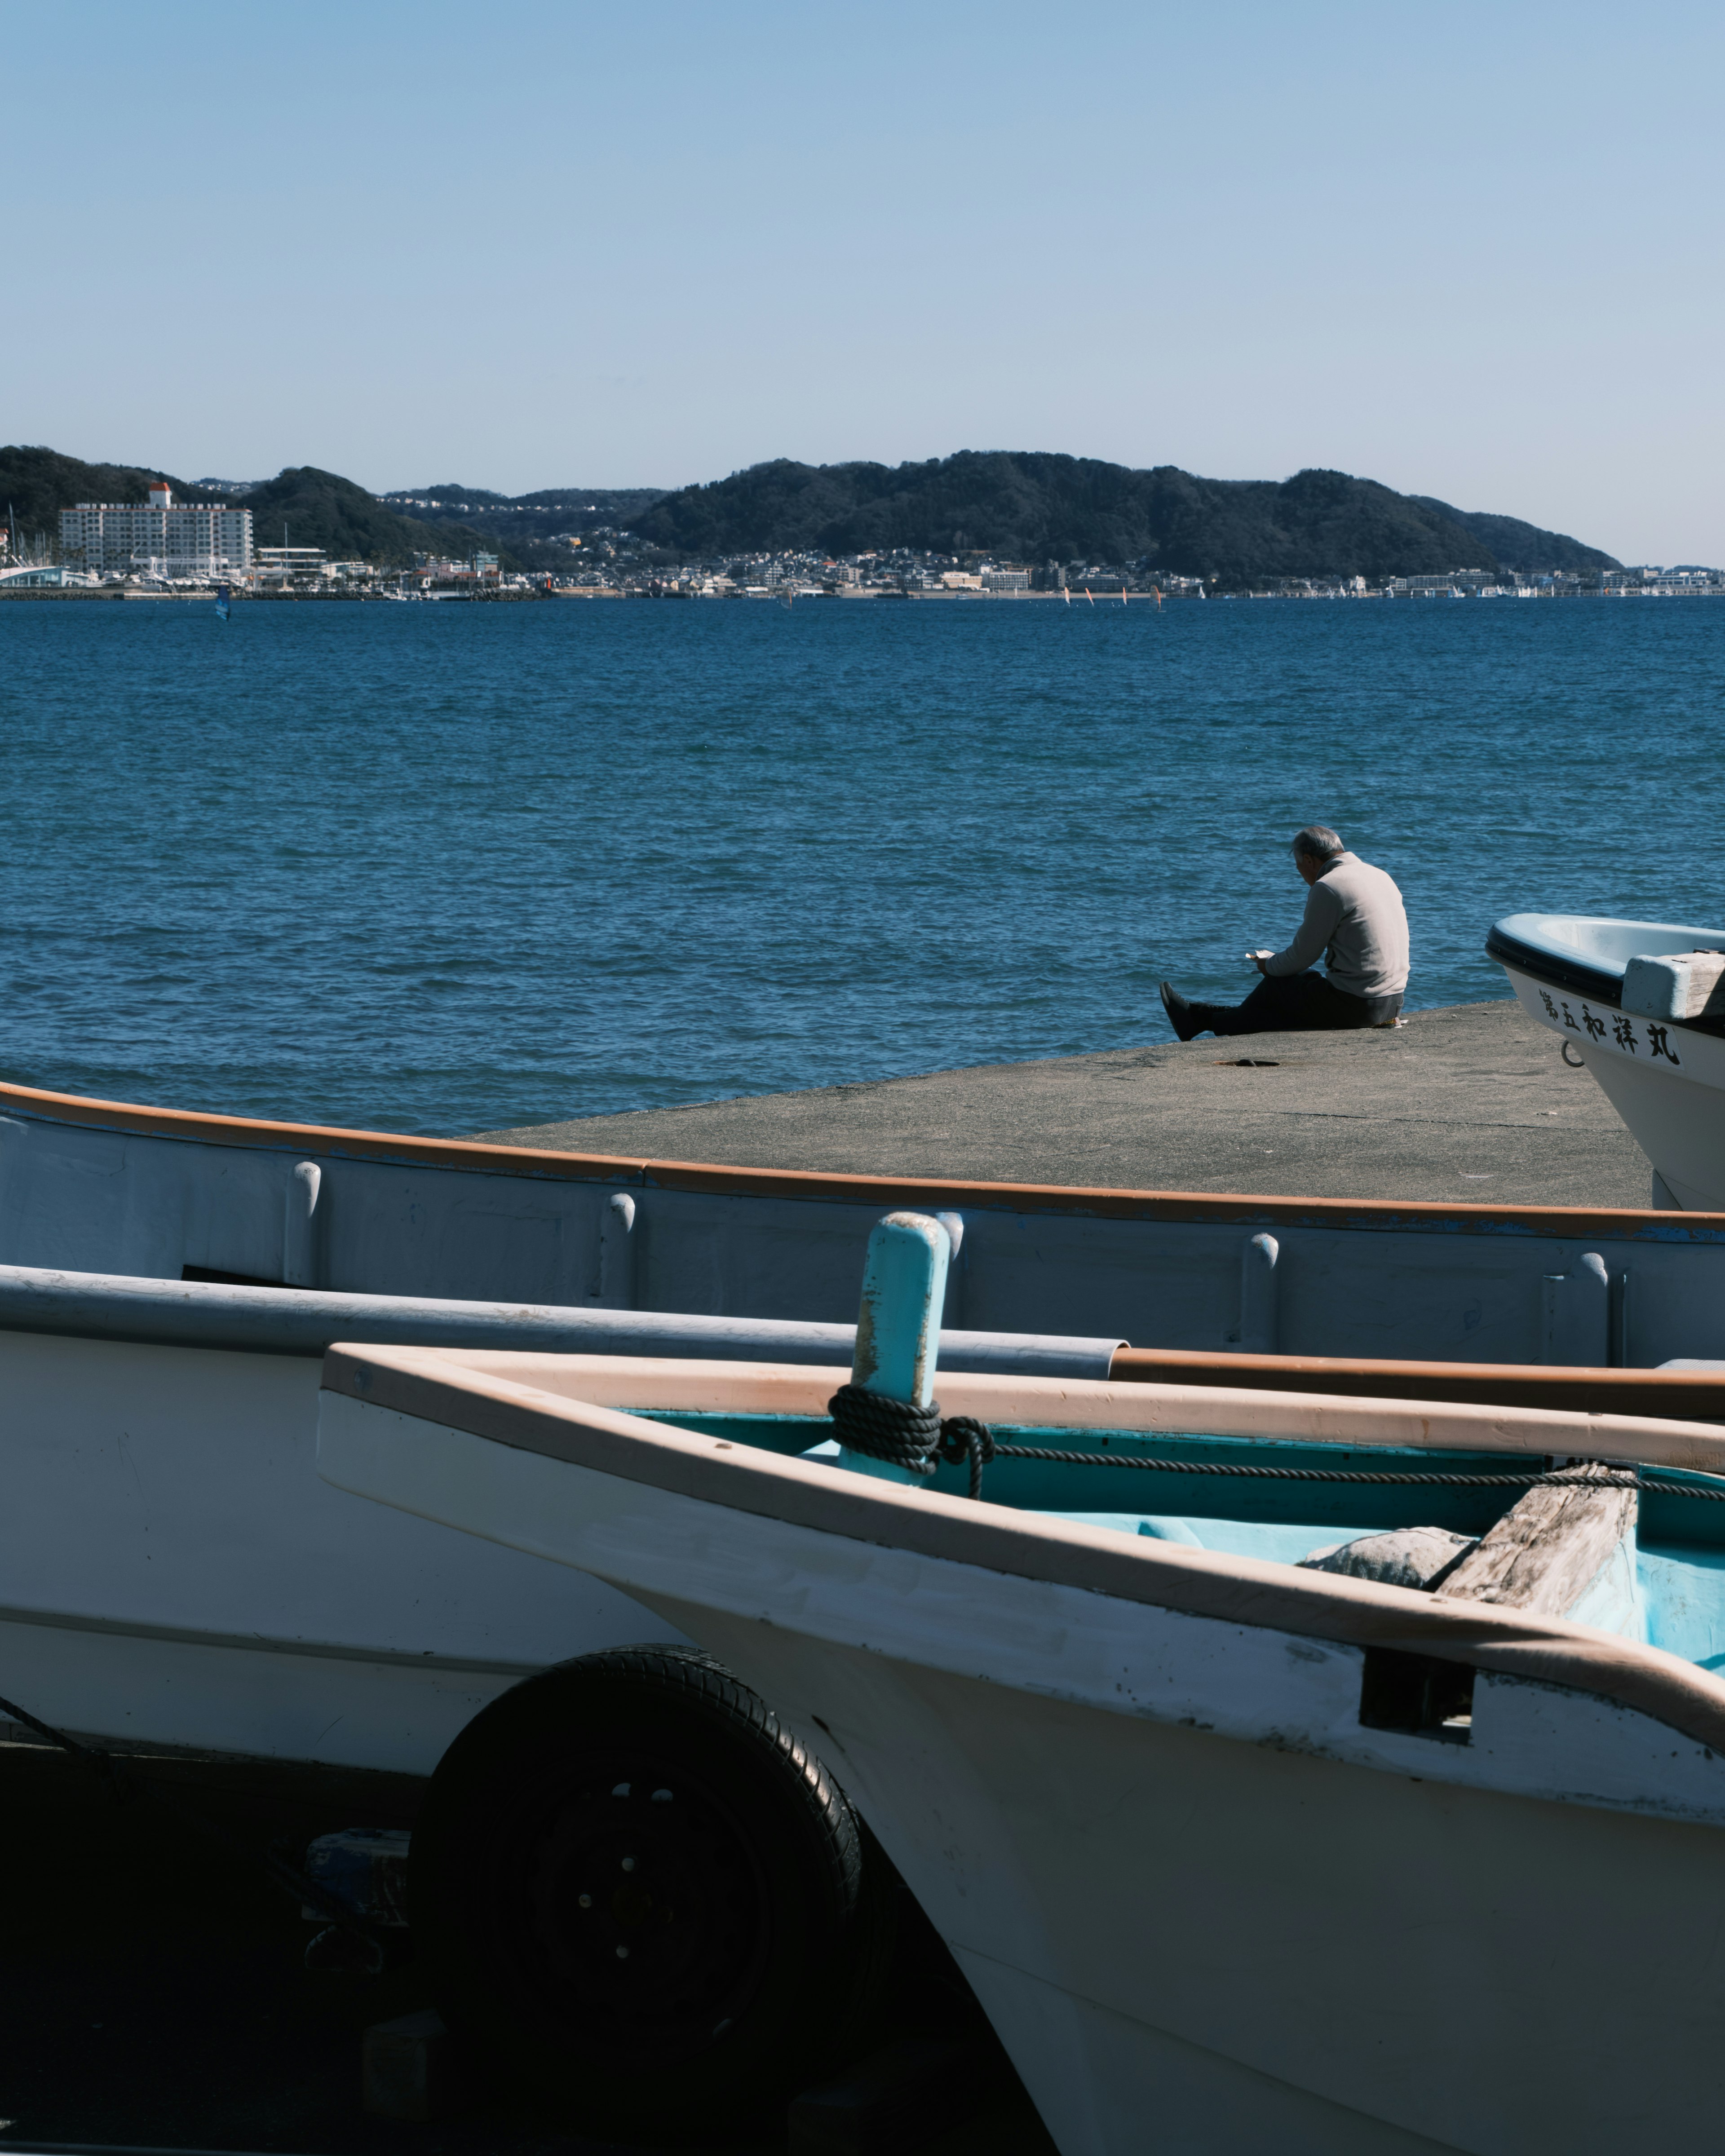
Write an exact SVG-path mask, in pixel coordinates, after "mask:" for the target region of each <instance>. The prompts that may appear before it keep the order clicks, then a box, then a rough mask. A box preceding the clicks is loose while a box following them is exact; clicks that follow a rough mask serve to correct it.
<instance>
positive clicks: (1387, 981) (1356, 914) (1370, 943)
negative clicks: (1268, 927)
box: [1264, 854, 1408, 996]
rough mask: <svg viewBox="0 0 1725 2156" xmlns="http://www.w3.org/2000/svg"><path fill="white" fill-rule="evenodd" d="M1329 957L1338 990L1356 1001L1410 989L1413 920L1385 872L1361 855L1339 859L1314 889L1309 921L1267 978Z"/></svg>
mask: <svg viewBox="0 0 1725 2156" xmlns="http://www.w3.org/2000/svg"><path fill="white" fill-rule="evenodd" d="M1319 952H1324V953H1325V954H1326V970H1327V973H1328V974H1329V978H1330V984H1331V986H1332V988H1341V989H1343V990H1344V991H1345V992H1346V993H1348V995H1350V996H1399V995H1400V993H1402V991H1403V990H1404V988H1406V987H1407V985H1408V916H1407V913H1406V911H1404V908H1403V906H1402V895H1401V893H1400V892H1399V891H1398V890H1397V889H1396V887H1395V885H1394V881H1393V880H1392V879H1391V878H1390V877H1389V876H1387V875H1385V874H1384V870H1382V869H1374V868H1373V866H1372V865H1371V863H1370V862H1369V861H1363V860H1361V859H1360V857H1359V855H1358V854H1337V855H1336V857H1335V859H1334V860H1332V861H1331V863H1330V865H1329V866H1328V867H1327V869H1326V870H1324V872H1323V874H1322V875H1321V876H1320V877H1319V878H1318V880H1317V882H1316V883H1315V884H1313V885H1312V889H1311V891H1310V892H1309V893H1308V894H1307V900H1306V917H1305V919H1304V920H1303V921H1301V923H1300V932H1299V933H1298V934H1297V935H1296V937H1295V938H1294V940H1293V942H1291V943H1290V944H1289V946H1288V947H1287V949H1286V951H1278V952H1276V956H1275V957H1273V958H1266V960H1265V962H1264V970H1265V972H1266V973H1276V974H1281V973H1304V972H1305V971H1306V970H1307V968H1308V967H1310V966H1312V965H1315V964H1316V963H1317V957H1318V953H1319Z"/></svg>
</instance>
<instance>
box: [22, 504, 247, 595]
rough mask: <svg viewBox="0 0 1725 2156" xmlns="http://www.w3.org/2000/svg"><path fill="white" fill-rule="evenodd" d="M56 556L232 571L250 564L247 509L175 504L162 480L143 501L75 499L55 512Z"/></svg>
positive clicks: (164, 570) (89, 564)
mask: <svg viewBox="0 0 1725 2156" xmlns="http://www.w3.org/2000/svg"><path fill="white" fill-rule="evenodd" d="M60 555H61V558H62V559H63V560H64V561H66V562H69V563H72V564H74V566H76V567H80V568H85V569H122V570H131V569H143V570H151V569H153V570H154V572H155V573H156V574H157V575H158V576H164V577H208V576H236V575H239V574H240V573H241V572H243V571H244V570H247V569H249V568H250V567H251V563H252V513H251V511H250V510H249V509H238V508H235V507H234V506H231V505H228V506H221V505H218V504H214V503H204V504H196V505H192V506H181V507H179V508H176V507H175V506H174V500H173V494H172V490H171V489H170V488H168V487H167V486H166V485H161V486H152V487H151V490H150V499H149V501H148V503H147V504H143V505H141V504H139V503H136V502H112V501H80V503H79V504H78V506H77V507H76V508H75V509H63V510H62V511H60Z"/></svg>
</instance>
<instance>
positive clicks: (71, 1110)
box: [0, 1085, 1725, 1243]
mask: <svg viewBox="0 0 1725 2156" xmlns="http://www.w3.org/2000/svg"><path fill="white" fill-rule="evenodd" d="M0 1111H6V1112H9V1113H11V1114H13V1115H14V1116H22V1117H25V1118H28V1119H30V1120H32V1121H35V1122H50V1123H60V1124H67V1125H73V1126H77V1127H83V1128H86V1129H98V1130H118V1131H130V1132H136V1133H137V1134H139V1135H140V1136H142V1137H160V1138H173V1139H179V1140H182V1141H185V1142H193V1143H198V1144H204V1145H223V1146H234V1147H244V1148H246V1149H248V1150H251V1151H262V1152H300V1153H303V1154H305V1155H306V1156H308V1157H310V1158H314V1159H323V1160H330V1159H338V1160H339V1159H347V1160H375V1161H387V1162H392V1163H398V1164H404V1165H408V1166H418V1167H424V1168H461V1169H465V1170H467V1171H468V1172H469V1173H475V1174H483V1175H502V1176H521V1177H526V1178H537V1179H540V1180H542V1181H547V1182H555V1183H629V1184H634V1185H635V1186H636V1187H639V1188H658V1189H665V1190H684V1191H694V1192H700V1191H706V1192H711V1193H714V1194H716V1195H720V1196H729V1197H761V1198H791V1199H805V1200H808V1201H809V1202H814V1203H818V1202H821V1201H826V1202H829V1203H830V1202H837V1203H841V1204H843V1203H850V1204H880V1205H887V1206H891V1205H897V1204H912V1205H914V1204H923V1205H928V1206H944V1207H948V1208H953V1209H960V1208H966V1207H968V1208H969V1209H971V1210H973V1211H978V1212H987V1211H999V1212H1010V1213H1064V1214H1088V1215H1091V1216H1094V1217H1096V1218H1097V1219H1145V1220H1169V1221H1188V1222H1193V1223H1205V1222H1208V1223H1210V1224H1225V1223H1239V1224H1251V1225H1254V1226H1260V1227H1262V1226H1271V1227H1273V1226H1278V1225H1280V1226H1283V1227H1299V1226H1306V1227H1312V1228H1330V1229H1333V1228H1353V1229H1378V1230H1384V1231H1394V1230H1395V1229H1406V1228H1419V1229H1426V1230H1427V1231H1428V1232H1430V1231H1437V1232H1443V1231H1445V1230H1447V1231H1448V1232H1450V1233H1452V1234H1456V1235H1463V1234H1475V1235H1494V1234H1495V1235H1539V1234H1544V1235H1554V1236H1563V1237H1567V1238H1571V1239H1574V1238H1576V1237H1580V1236H1585V1235H1592V1234H1597V1235H1608V1236H1609V1237H1610V1238H1611V1239H1612V1240H1615V1241H1647V1242H1699V1243H1725V1213H1663V1212H1660V1213H1656V1212H1652V1211H1650V1210H1646V1209H1640V1208H1635V1207H1630V1206H1584V1205H1525V1206H1502V1205H1476V1204H1426V1203H1409V1202H1406V1201H1404V1200H1402V1199H1386V1198H1301V1197H1260V1196H1257V1195H1255V1194H1253V1193H1250V1192H1235V1191H1180V1190H1122V1189H1111V1188H1106V1187H1091V1186H1088V1185H1083V1184H1070V1185H1069V1184H1061V1183H966V1182H958V1181H947V1180H944V1179H942V1178H935V1177H927V1176H894V1177H888V1176H875V1175H851V1174H844V1173H836V1172H832V1171H828V1170H824V1169H806V1168H735V1167H728V1166H725V1165H722V1164H721V1163H714V1162H706V1161H680V1160H660V1159H655V1158H644V1157H641V1156H639V1155H624V1154H613V1153H573V1152H561V1151H551V1150H547V1149H542V1148H539V1147H531V1146H504V1145H491V1144H488V1143H485V1142H481V1141H479V1140H476V1139H472V1138H432V1137H408V1136H405V1135H399V1134H396V1133H393V1132H387V1131H355V1130H344V1129H341V1128H339V1127H332V1126H329V1125H325V1124H316V1123H288V1122H269V1121H265V1120H264V1119H261V1118H259V1117H254V1116H218V1115H209V1114H206V1113H203V1112H202V1111H198V1110H194V1109H185V1108H156V1107H147V1106H138V1105H136V1104H135V1103H132V1102H130V1101H104V1100H95V1099H87V1098H85V1097H84V1096H80V1095H78V1094H74V1093H54V1092H49V1091H44V1090H42V1089H40V1088H39V1087H35V1086H12V1085H0Z"/></svg>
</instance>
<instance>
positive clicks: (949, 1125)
mask: <svg viewBox="0 0 1725 2156" xmlns="http://www.w3.org/2000/svg"><path fill="white" fill-rule="evenodd" d="M1241 1059H1247V1060H1245V1061H1242V1060H1241ZM484 1135H485V1137H488V1138H492V1139H498V1140H505V1141H507V1142H511V1143H515V1144H521V1145H534V1146H545V1147H555V1148H557V1149H559V1150H562V1151H566V1152H628V1153H632V1154H639V1155H647V1156H652V1157H656V1158H669V1159H677V1160H704V1161H713V1162H719V1163H724V1164H726V1165H727V1166H736V1167H742V1168H808V1169H817V1170H819V1169H824V1170H829V1171H833V1172H837V1173H852V1174H862V1175H932V1176H946V1177H957V1178H966V1179H970V1178H974V1179H977V1180H981V1181H988V1182H1005V1183H1076V1184H1085V1183H1087V1184H1091V1185H1102V1186H1105V1187H1107V1188H1114V1189H1127V1190H1158V1189H1160V1190H1216V1191H1222V1190H1225V1191H1245V1192H1253V1193H1277V1192H1285V1193H1289V1194H1291V1195H1297V1196H1300V1197H1312V1198H1387V1199H1425V1200H1428V1201H1434V1202H1436V1201H1443V1200H1449V1201H1453V1202H1460V1203H1463V1204H1515V1205H1602V1206H1603V1205H1629V1206H1644V1205H1645V1204H1647V1203H1648V1193H1649V1188H1650V1184H1651V1171H1650V1169H1649V1168H1648V1164H1647V1161H1646V1158H1645V1155H1644V1154H1643V1153H1642V1152H1641V1150H1640V1147H1639V1146H1637V1145H1636V1143H1635V1140H1634V1139H1633V1138H1632V1137H1630V1134H1629V1132H1627V1131H1626V1130H1625V1128H1624V1127H1623V1125H1622V1124H1621V1123H1620V1122H1619V1121H1618V1118H1617V1115H1616V1112H1615V1110H1614V1109H1613V1108H1612V1107H1611V1106H1610V1105H1609V1102H1608V1101H1607V1100H1606V1099H1605V1096H1604V1094H1603V1093H1602V1092H1601V1091H1600V1090H1599V1087H1598V1086H1596V1085H1595V1084H1594V1081H1593V1079H1592V1078H1591V1076H1590V1075H1589V1074H1588V1072H1587V1071H1585V1070H1576V1069H1573V1068H1571V1067H1570V1066H1568V1065H1566V1064H1565V1063H1564V1062H1563V1060H1562V1058H1561V1056H1560V1055H1559V1053H1558V1045H1557V1044H1556V1042H1554V1041H1553V1039H1552V1037H1551V1036H1550V1034H1547V1033H1544V1032H1543V1031H1542V1030H1541V1029H1539V1028H1538V1026H1535V1025H1533V1024H1531V1023H1530V1022H1529V1021H1528V1020H1527V1019H1526V1018H1524V1017H1523V1016H1522V1013H1521V1010H1520V1009H1519V1007H1518V1006H1517V1004H1515V1002H1514V1001H1513V1000H1511V999H1506V1000H1504V1001H1503V1002H1501V1003H1488V1004H1457V1005H1455V1006H1453V1007H1452V1008H1450V1009H1444V1010H1428V1011H1415V1012H1414V1013H1413V1014H1411V1015H1410V1017H1409V1020H1408V1023H1407V1024H1405V1025H1404V1026H1401V1027H1399V1028H1398V1029H1396V1030H1395V1031H1394V1032H1393V1033H1391V1032H1368V1033H1342V1034H1322V1033H1317V1034H1314V1033H1300V1034H1286V1033H1282V1034H1268V1033H1266V1034H1250V1035H1248V1036H1245V1037H1244V1038H1240V1039H1232V1040H1216V1039H1210V1038H1209V1037H1208V1036H1207V1037H1205V1038H1204V1039H1201V1040H1194V1041H1192V1042H1189V1043H1188V1044H1187V1045H1184V1046H1182V1045H1179V1044H1178V1042H1174V1041H1158V1042H1154V1043H1152V1044H1151V1045H1147V1046H1145V1047H1141V1048H1122V1049H1111V1050H1106V1051H1105V1052H1104V1053H1102V1054H1101V1055H1070V1056H1059V1057H1055V1058H1052V1059H1050V1060H1045V1061H1042V1062H1035V1063H1004V1064H995V1065H983V1066H982V1067H980V1068H978V1069H975V1070H939V1071H934V1072H932V1073H930V1074H928V1075H926V1076H921V1077H912V1078H892V1079H885V1080H880V1081H876V1082H874V1083H869V1084H859V1085H849V1086H821V1087H818V1088H816V1089H814V1090H812V1091H806V1092H796V1093H773V1094H765V1095H761V1096H756V1097H753V1098H744V1099H739V1100H729V1101H703V1102H701V1103H700V1104H699V1105H697V1106H691V1107H683V1108H658V1109H649V1110H644V1111H639V1112H638V1113H635V1114H633V1115H626V1116H586V1117H583V1118H582V1119H580V1120H578V1121H576V1122H564V1123H547V1124H543V1125H541V1126H538V1127H533V1128H528V1129H525V1130H512V1131H490V1132H485V1133H484Z"/></svg>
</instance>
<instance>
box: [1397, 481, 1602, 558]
mask: <svg viewBox="0 0 1725 2156" xmlns="http://www.w3.org/2000/svg"><path fill="white" fill-rule="evenodd" d="M1408 499H1409V500H1410V501H1417V502H1418V503H1419V504H1420V506H1421V508H1423V509H1430V510H1435V511H1436V513H1437V514H1438V515H1439V516H1448V517H1450V518H1452V519H1453V520H1454V521H1455V522H1456V523H1457V524H1464V525H1466V527H1467V529H1468V530H1469V531H1471V532H1472V534H1473V535H1474V536H1475V538H1476V539H1479V540H1481V541H1483V542H1484V543H1485V544H1486V546H1487V547H1490V548H1491V552H1493V553H1494V554H1495V555H1496V556H1497V565H1498V567H1500V568H1503V569H1519V570H1521V571H1522V573H1523V574H1524V575H1526V576H1530V577H1531V576H1538V575H1541V574H1548V573H1550V572H1552V571H1553V570H1556V569H1562V570H1564V571H1567V572H1569V573H1571V574H1579V573H1580V572H1582V571H1584V570H1587V569H1620V568H1621V567H1623V564H1622V562H1617V561H1614V560H1613V559H1612V557H1611V556H1610V555H1609V554H1602V553H1601V552H1599V548H1598V547H1584V546H1583V545H1582V543H1581V542H1580V541H1579V539H1569V538H1566V537H1565V536H1564V535H1563V533H1562V532H1561V531H1541V530H1540V528H1539V526H1538V525H1537V524H1523V523H1522V520H1521V518H1520V517H1519V516H1492V515H1491V512H1490V511H1488V510H1483V509H1451V508H1450V505H1449V503H1448V502H1447V501H1435V500H1433V499H1432V497H1431V496H1430V495H1429V494H1413V495H1409V497H1408ZM1458 566H1459V565H1458Z"/></svg>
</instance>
